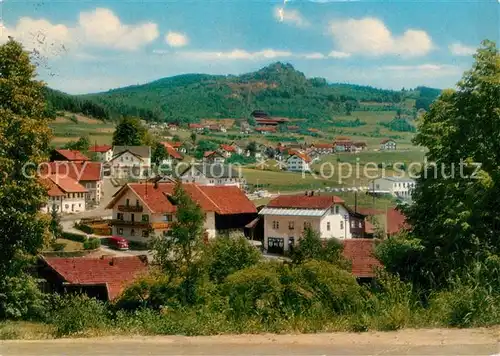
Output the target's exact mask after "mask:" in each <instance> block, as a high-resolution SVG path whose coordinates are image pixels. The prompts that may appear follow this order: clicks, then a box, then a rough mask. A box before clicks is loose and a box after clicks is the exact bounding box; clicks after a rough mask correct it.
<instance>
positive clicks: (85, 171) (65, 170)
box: [41, 161, 103, 207]
mask: <svg viewBox="0 0 500 356" xmlns="http://www.w3.org/2000/svg"><path fill="white" fill-rule="evenodd" d="M41 167H42V173H43V174H46V175H47V174H48V175H56V176H58V177H59V178H61V177H70V178H72V179H74V180H75V181H77V182H78V183H79V184H81V185H82V186H83V187H85V188H86V189H87V192H86V193H85V203H86V204H87V207H88V206H89V205H96V204H99V202H100V201H101V197H102V186H103V182H102V179H103V168H102V167H103V164H102V163H101V162H90V161H87V162H68V161H57V162H48V163H45V164H43V165H42V166H41Z"/></svg>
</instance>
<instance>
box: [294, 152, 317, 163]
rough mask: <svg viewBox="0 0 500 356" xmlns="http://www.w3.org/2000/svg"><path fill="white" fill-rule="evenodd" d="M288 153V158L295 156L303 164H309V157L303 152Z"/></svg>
mask: <svg viewBox="0 0 500 356" xmlns="http://www.w3.org/2000/svg"><path fill="white" fill-rule="evenodd" d="M288 153H289V154H290V156H297V157H299V158H300V159H302V160H303V161H304V162H307V163H309V162H311V161H312V159H311V157H309V155H307V154H306V153H304V152H300V151H296V150H289V151H288Z"/></svg>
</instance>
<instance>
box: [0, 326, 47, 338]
mask: <svg viewBox="0 0 500 356" xmlns="http://www.w3.org/2000/svg"><path fill="white" fill-rule="evenodd" d="M55 330H56V328H55V326H53V325H50V324H44V323H35V322H27V321H0V340H15V339H21V340H41V339H52V338H54V336H55Z"/></svg>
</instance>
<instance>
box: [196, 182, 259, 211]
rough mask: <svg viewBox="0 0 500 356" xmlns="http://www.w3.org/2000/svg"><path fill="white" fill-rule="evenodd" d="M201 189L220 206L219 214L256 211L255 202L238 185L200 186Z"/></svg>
mask: <svg viewBox="0 0 500 356" xmlns="http://www.w3.org/2000/svg"><path fill="white" fill-rule="evenodd" d="M199 188H200V190H201V191H202V192H203V193H204V194H205V195H206V196H207V197H208V198H209V199H210V200H211V201H212V202H214V203H215V204H216V205H217V207H218V208H219V211H218V214H221V215H227V214H249V213H256V212H257V209H256V208H255V205H254V203H252V202H251V201H250V200H249V199H248V198H247V196H246V195H245V194H244V193H243V192H242V191H241V189H240V188H238V187H236V186H199Z"/></svg>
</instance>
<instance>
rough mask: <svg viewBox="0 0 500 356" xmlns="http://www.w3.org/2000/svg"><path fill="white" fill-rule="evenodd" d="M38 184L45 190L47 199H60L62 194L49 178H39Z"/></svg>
mask: <svg viewBox="0 0 500 356" xmlns="http://www.w3.org/2000/svg"><path fill="white" fill-rule="evenodd" d="M40 183H41V184H42V185H43V186H44V187H45V188H46V189H47V194H48V195H49V197H60V196H63V195H64V192H63V191H62V190H61V188H59V187H58V186H57V184H55V183H54V182H53V181H52V180H50V179H49V178H40Z"/></svg>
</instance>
